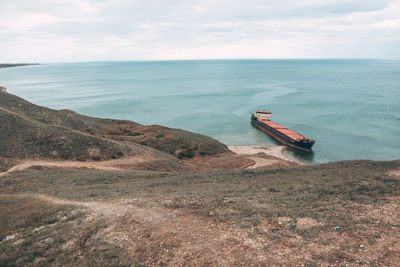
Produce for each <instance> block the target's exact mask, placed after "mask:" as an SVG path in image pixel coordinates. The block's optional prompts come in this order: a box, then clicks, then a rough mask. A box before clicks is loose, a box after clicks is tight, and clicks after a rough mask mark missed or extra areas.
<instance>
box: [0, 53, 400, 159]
mask: <svg viewBox="0 0 400 267" xmlns="http://www.w3.org/2000/svg"><path fill="white" fill-rule="evenodd" d="M0 85H1V86H5V87H7V89H8V92H10V93H12V94H15V95H17V96H20V97H22V98H24V99H26V100H28V101H30V102H33V103H35V104H38V105H42V106H46V107H49V108H53V109H71V110H74V111H76V112H79V113H82V114H85V115H89V116H94V117H102V118H114V119H126V120H132V121H135V122H138V123H141V124H146V125H151V124H158V125H163V126H167V127H173V128H180V129H184V130H188V131H193V132H197V133H201V134H205V135H209V136H211V137H213V138H215V139H217V140H219V141H221V142H223V143H225V144H228V145H266V146H271V145H278V143H277V142H276V141H275V140H274V139H272V138H270V137H269V136H267V135H265V134H264V133H263V132H261V131H260V130H258V129H256V128H254V127H253V126H252V125H251V124H250V116H251V113H252V112H254V111H255V110H258V109H265V110H270V111H272V117H271V119H272V120H273V121H276V122H278V123H280V124H282V125H284V126H286V127H288V128H290V129H292V130H295V131H297V132H299V133H301V134H303V135H305V136H307V137H310V138H312V139H314V140H316V142H315V144H314V146H313V151H312V152H310V153H305V152H304V153H300V152H296V151H292V150H288V151H286V153H287V155H288V156H289V157H292V158H295V159H297V160H300V161H302V162H305V163H325V162H331V161H340V160H353V159H373V160H392V159H399V158H400V61H392V60H369V59H368V60H367V59H365V60H355V59H354V60H353V59H334V60H332V59H296V60H290V59H287V60H184V61H135V62H90V63H62V64H61V63H60V64H41V65H35V66H25V67H16V68H4V69H0Z"/></svg>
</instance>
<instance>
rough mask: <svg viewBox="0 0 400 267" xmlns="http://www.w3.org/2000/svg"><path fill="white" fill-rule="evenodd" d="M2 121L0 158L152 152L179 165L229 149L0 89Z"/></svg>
mask: <svg viewBox="0 0 400 267" xmlns="http://www.w3.org/2000/svg"><path fill="white" fill-rule="evenodd" d="M0 120H1V124H0V158H3V160H0V163H1V162H5V160H4V158H5V159H8V160H9V159H30V158H35V159H37V158H39V159H55V160H79V161H93V160H94V161H98V160H109V159H118V158H122V157H129V156H146V155H147V156H148V155H153V156H154V157H155V158H157V160H158V161H159V160H160V159H161V160H164V161H166V162H170V164H171V165H174V164H175V163H176V159H184V158H194V157H203V156H213V155H218V154H222V153H228V152H229V151H228V148H227V147H226V146H225V145H224V144H222V143H220V142H218V141H216V140H214V139H212V138H210V137H208V136H204V135H200V134H195V133H191V132H187V131H183V130H179V129H171V128H166V127H162V126H154V125H153V126H144V125H140V124H137V123H134V122H130V121H121V120H110V119H98V118H91V117H87V116H83V115H80V114H77V113H75V112H73V111H70V110H61V111H57V110H52V109H48V108H45V107H41V106H37V105H34V104H32V103H29V102H27V101H25V100H23V99H21V98H19V97H17V96H15V95H12V94H8V93H6V92H0ZM174 158H176V159H174ZM175 165H176V164H175ZM0 167H1V166H0ZM5 167H6V166H4V165H3V168H5ZM150 169H152V168H151V167H150ZM178 169H179V168H178Z"/></svg>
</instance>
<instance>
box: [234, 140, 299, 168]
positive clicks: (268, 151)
mask: <svg viewBox="0 0 400 267" xmlns="http://www.w3.org/2000/svg"><path fill="white" fill-rule="evenodd" d="M228 149H229V150H230V151H232V152H234V153H236V154H238V155H243V156H246V157H248V158H250V159H251V160H253V161H254V162H255V164H254V165H251V166H249V167H248V169H255V168H263V167H275V166H276V167H279V166H297V165H302V164H301V163H299V162H296V161H295V160H293V159H291V158H289V157H288V156H286V155H285V154H284V151H285V149H286V146H249V145H229V146H228Z"/></svg>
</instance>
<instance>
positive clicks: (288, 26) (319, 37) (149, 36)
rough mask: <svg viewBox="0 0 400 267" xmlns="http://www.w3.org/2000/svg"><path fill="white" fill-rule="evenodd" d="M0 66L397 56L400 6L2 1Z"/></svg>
mask: <svg viewBox="0 0 400 267" xmlns="http://www.w3.org/2000/svg"><path fill="white" fill-rule="evenodd" d="M0 17H1V19H0V62H28V61H29V62H70V61H96V60H154V59H209V58H385V59H393V58H396V59H400V0H286V1H285V0H280V1H279V0H198V1H195V0H0Z"/></svg>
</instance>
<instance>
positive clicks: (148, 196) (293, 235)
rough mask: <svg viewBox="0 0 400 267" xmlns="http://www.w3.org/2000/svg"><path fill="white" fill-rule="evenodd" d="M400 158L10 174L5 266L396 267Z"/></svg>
mask: <svg viewBox="0 0 400 267" xmlns="http://www.w3.org/2000/svg"><path fill="white" fill-rule="evenodd" d="M399 169H400V161H390V162H375V161H346V162H337V163H329V164H323V165H314V166H303V167H296V168H286V169H285V168H278V169H259V170H241V171H228V172H213V173H193V174H172V173H160V172H143V171H116V172H104V171H72V170H71V171H66V170H31V171H27V172H22V173H16V174H14V175H12V176H8V177H5V178H3V179H1V180H0V205H1V209H2V210H3V211H6V212H5V213H4V212H3V213H2V214H1V215H0V229H1V230H0V240H2V241H0V252H1V253H2V254H1V257H0V265H1V264H3V265H4V264H5V265H7V264H9V263H13V262H14V263H15V262H17V263H18V264H19V265H26V264H28V265H29V264H34V263H35V264H39V263H40V264H45V265H47V264H56V265H60V264H63V265H69V266H72V265H82V264H83V265H86V264H92V265H96V264H97V265H98V264H100V265H121V266H123V265H132V266H182V265H188V266H215V265H223V266H260V265H262V266H278V265H279V266H280V265H286V266H299V265H305V266H395V265H396V264H397V263H398V262H399V260H400V244H399V240H400V234H399V233H400V204H399V203H400V201H399V200H400V177H398V176H393V175H391V172H390V171H391V170H399Z"/></svg>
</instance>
